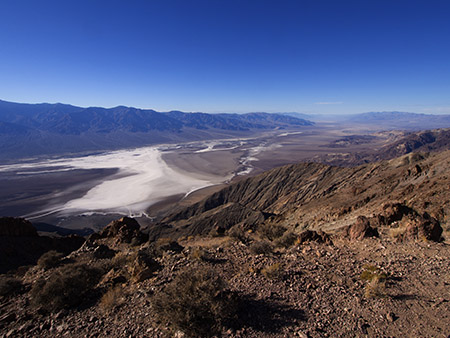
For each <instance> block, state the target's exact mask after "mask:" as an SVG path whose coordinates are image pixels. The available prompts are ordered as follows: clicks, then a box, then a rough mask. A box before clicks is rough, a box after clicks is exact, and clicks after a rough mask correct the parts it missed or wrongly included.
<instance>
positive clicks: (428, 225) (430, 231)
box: [404, 214, 443, 242]
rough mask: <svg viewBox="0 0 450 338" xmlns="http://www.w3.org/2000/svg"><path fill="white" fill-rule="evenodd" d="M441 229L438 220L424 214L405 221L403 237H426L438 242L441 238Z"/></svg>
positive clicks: (406, 238)
mask: <svg viewBox="0 0 450 338" xmlns="http://www.w3.org/2000/svg"><path fill="white" fill-rule="evenodd" d="M442 231H443V230H442V227H441V225H440V224H439V222H438V221H437V220H436V219H435V218H433V217H430V216H428V215H427V214H425V215H424V216H420V217H416V218H415V219H412V220H411V221H409V222H408V223H407V225H406V231H405V234H404V239H405V240H408V239H426V240H429V241H435V242H438V241H439V240H440V239H441V235H442Z"/></svg>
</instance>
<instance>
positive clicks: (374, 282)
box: [360, 265, 387, 298]
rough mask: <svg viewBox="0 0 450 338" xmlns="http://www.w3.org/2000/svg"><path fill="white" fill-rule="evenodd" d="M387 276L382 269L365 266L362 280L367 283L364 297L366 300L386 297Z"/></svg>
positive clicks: (361, 276)
mask: <svg viewBox="0 0 450 338" xmlns="http://www.w3.org/2000/svg"><path fill="white" fill-rule="evenodd" d="M386 278H387V275H386V274H385V273H384V272H382V271H381V270H380V268H378V267H376V266H373V265H366V266H364V271H363V272H362V273H361V275H360V279H361V280H363V281H366V282H367V284H366V288H365V292H364V295H365V296H366V298H376V297H384V296H385V295H386Z"/></svg>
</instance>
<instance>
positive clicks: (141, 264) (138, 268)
mask: <svg viewBox="0 0 450 338" xmlns="http://www.w3.org/2000/svg"><path fill="white" fill-rule="evenodd" d="M160 268H161V265H160V264H159V263H158V262H157V261H155V260H154V259H153V258H152V257H150V256H149V255H148V254H147V253H146V252H145V251H142V250H141V251H139V252H138V253H137V256H136V259H135V260H134V262H133V267H132V271H131V274H132V276H133V280H134V281H135V282H142V281H144V280H146V279H148V278H150V277H151V276H152V275H153V273H154V272H155V271H157V270H159V269H160Z"/></svg>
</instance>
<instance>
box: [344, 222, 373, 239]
mask: <svg viewBox="0 0 450 338" xmlns="http://www.w3.org/2000/svg"><path fill="white" fill-rule="evenodd" d="M345 234H346V235H347V236H348V237H349V238H350V240H352V241H355V240H357V241H360V240H362V239H364V238H366V237H378V230H377V229H376V228H372V227H371V226H370V222H369V220H368V219H367V217H365V216H358V218H357V219H356V222H355V223H354V224H352V225H350V226H349V227H347V229H346V230H345Z"/></svg>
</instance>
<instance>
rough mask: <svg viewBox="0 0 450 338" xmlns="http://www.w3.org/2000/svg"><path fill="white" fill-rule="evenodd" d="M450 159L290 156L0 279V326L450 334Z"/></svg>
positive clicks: (203, 333) (102, 332)
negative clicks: (287, 161)
mask: <svg viewBox="0 0 450 338" xmlns="http://www.w3.org/2000/svg"><path fill="white" fill-rule="evenodd" d="M449 155H450V151H444V152H437V153H428V154H425V153H422V154H420V153H413V154H408V155H404V156H401V157H398V158H395V159H392V160H389V161H382V162H377V163H372V164H365V165H361V166H358V167H354V168H349V167H347V168H343V167H332V166H328V165H325V164H318V163H302V164H297V165H290V166H285V167H281V168H277V169H274V170H271V171H269V172H266V173H263V174H261V175H259V176H255V177H251V178H247V179H242V180H241V181H239V182H236V183H234V184H231V185H230V186H228V187H226V188H225V189H223V190H220V191H218V192H217V193H215V194H213V195H211V196H209V197H208V198H206V199H204V200H202V201H201V202H198V203H196V204H194V205H192V206H191V207H186V208H179V209H177V210H173V212H172V213H171V214H170V215H167V216H166V217H165V218H163V219H162V220H161V221H160V222H159V223H156V224H153V225H152V226H151V227H149V228H148V229H142V228H141V227H140V225H139V224H138V222H137V221H136V220H134V219H131V218H128V217H124V218H122V219H120V220H117V221H114V222H112V223H110V224H109V225H108V226H107V227H106V228H104V229H103V230H102V231H101V232H99V233H94V234H92V235H90V236H89V237H88V238H87V239H86V241H85V242H84V244H83V245H82V246H81V247H79V248H78V249H77V248H73V249H72V250H70V251H71V252H70V253H69V254H68V253H67V252H64V253H62V252H58V250H59V249H58V248H56V251H55V250H52V251H48V252H46V253H44V254H43V255H42V256H41V257H40V258H39V259H38V260H37V264H36V265H33V266H28V267H20V268H17V269H15V270H12V271H9V273H7V274H3V275H0V335H2V336H4V337H36V336H39V337H66V336H71V337H86V336H97V337H99V336H108V337H124V336H126V337H130V336H131V337H210V336H214V337H233V338H237V337H268V338H269V337H270V338H272V337H303V338H304V337H310V338H316V337H317V338H319V337H353V336H357V337H398V336H407V337H430V338H431V337H442V338H448V333H449V332H450V324H449V323H450V317H449V314H450V297H449V295H448V289H449V286H450V265H449V261H450V250H449V244H448V235H449V232H448V230H449V219H448V217H449V214H448V210H449V201H450V181H449V177H450V176H449V168H450V165H449V164H450V163H449V162H450V156H449ZM18 224H20V226H17V225H18ZM13 225H14V226H13ZM0 231H1V235H2V236H3V237H4V238H8V239H10V238H12V237H15V238H20V239H19V241H20V240H22V241H23V239H24V238H25V237H32V238H34V237H36V236H37V235H36V232H35V230H34V229H33V228H32V227H30V224H29V223H28V222H26V221H24V220H20V219H19V220H17V219H6V220H5V222H4V223H3V225H2V226H0ZM0 238H2V237H0ZM445 238H447V240H446V239H445ZM22 243H25V245H28V244H27V243H28V242H22ZM18 244H19V243H16V245H18ZM5 259H8V258H7V256H5Z"/></svg>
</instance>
